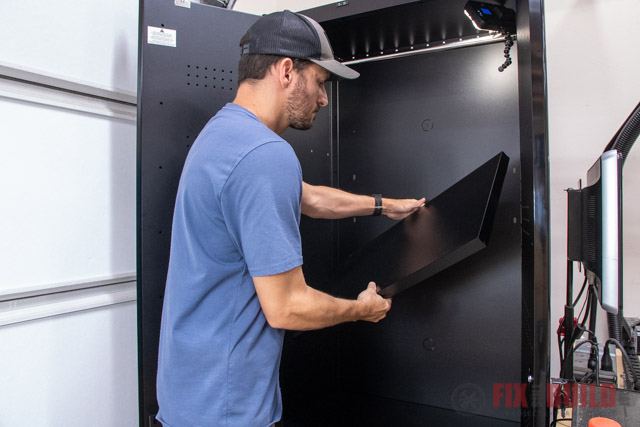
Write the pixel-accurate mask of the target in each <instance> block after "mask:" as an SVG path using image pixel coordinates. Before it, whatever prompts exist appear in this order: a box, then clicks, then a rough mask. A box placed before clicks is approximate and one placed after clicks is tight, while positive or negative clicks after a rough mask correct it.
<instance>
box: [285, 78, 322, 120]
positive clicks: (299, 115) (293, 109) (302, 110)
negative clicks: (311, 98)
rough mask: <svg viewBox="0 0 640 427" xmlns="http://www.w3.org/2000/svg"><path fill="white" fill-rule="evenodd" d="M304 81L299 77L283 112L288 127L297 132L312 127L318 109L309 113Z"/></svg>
mask: <svg viewBox="0 0 640 427" xmlns="http://www.w3.org/2000/svg"><path fill="white" fill-rule="evenodd" d="M306 83H307V81H306V79H305V78H304V75H301V76H300V79H298V82H297V83H296V87H295V89H294V90H293V92H292V93H291V96H290V97H289V98H288V99H287V103H286V105H285V111H286V113H287V118H288V119H289V127H291V128H293V129H298V130H308V129H311V127H312V126H313V120H314V119H315V113H317V112H318V109H319V107H317V106H316V108H315V109H314V110H313V111H309V110H308V108H309V106H308V103H307V102H305V101H306V100H307V96H306V95H305V92H304V88H305V87H306Z"/></svg>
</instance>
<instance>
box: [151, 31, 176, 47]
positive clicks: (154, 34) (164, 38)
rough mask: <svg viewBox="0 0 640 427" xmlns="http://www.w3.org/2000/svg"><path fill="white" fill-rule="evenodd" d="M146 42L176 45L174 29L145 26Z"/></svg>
mask: <svg viewBox="0 0 640 427" xmlns="http://www.w3.org/2000/svg"><path fill="white" fill-rule="evenodd" d="M147 42H148V43H149V44H157V45H160V46H169V47H176V30H169V29H167V28H159V27H147Z"/></svg>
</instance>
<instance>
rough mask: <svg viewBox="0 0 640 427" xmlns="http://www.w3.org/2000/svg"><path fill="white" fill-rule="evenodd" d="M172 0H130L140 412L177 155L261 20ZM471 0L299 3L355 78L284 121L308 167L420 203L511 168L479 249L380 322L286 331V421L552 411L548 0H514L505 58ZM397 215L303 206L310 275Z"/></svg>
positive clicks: (472, 419) (515, 418)
mask: <svg viewBox="0 0 640 427" xmlns="http://www.w3.org/2000/svg"><path fill="white" fill-rule="evenodd" d="M177 3H179V2H176V3H174V2H173V1H170V0H166V1H165V0H163V1H158V0H141V3H140V5H141V13H140V75H139V97H138V102H139V114H138V117H139V124H138V307H139V310H138V316H139V317H138V318H139V343H140V345H139V364H140V422H141V425H150V424H152V423H153V415H154V414H155V412H156V411H157V403H156V400H155V373H156V369H157V346H158V336H159V326H160V313H161V308H162V296H163V290H164V282H165V278H166V269H167V264H168V254H169V236H170V233H171V218H172V214H173V204H174V200H175V192H176V189H177V184H178V179H179V176H180V172H181V170H182V165H183V162H184V159H185V157H186V154H187V152H188V150H189V147H190V145H191V143H192V142H193V140H194V139H195V138H196V136H197V134H198V132H199V131H200V129H201V128H202V127H203V126H204V124H205V123H206V122H207V120H208V119H209V118H210V117H211V116H213V114H215V112H216V111H217V110H218V109H219V108H220V107H222V105H224V104H225V103H226V102H229V101H231V100H232V99H233V96H234V95H235V89H236V82H235V73H236V68H237V61H238V59H239V48H238V41H239V39H240V37H241V36H242V34H244V32H245V31H246V29H247V28H248V27H249V26H250V25H251V24H252V23H253V22H254V21H255V20H256V19H257V18H258V17H256V16H252V15H248V14H243V13H238V12H233V11H228V10H225V9H221V8H216V7H211V6H205V5H200V4H195V3H194V4H191V5H190V6H191V7H190V8H186V7H181V6H177V5H176V4H177ZM182 3H184V2H182ZM182 3H181V4H182ZM464 4H465V1H463V0H442V1H439V0H432V1H411V2H407V1H395V2H394V1H366V0H351V1H350V2H348V4H347V5H346V6H342V7H338V6H337V5H329V6H323V7H321V8H317V9H312V10H309V11H307V14H308V15H309V16H311V17H314V18H316V19H317V20H318V21H320V22H321V23H322V24H323V26H324V28H325V29H326V30H327V34H328V35H329V38H330V39H331V42H332V45H333V48H334V52H335V54H336V56H338V57H340V58H341V59H343V60H347V61H355V62H353V65H351V66H352V67H353V68H356V69H357V70H358V71H360V72H361V77H360V78H359V79H357V80H354V81H341V82H337V83H335V82H334V83H331V84H328V85H327V91H328V94H329V106H328V107H327V108H324V109H322V110H321V111H320V113H319V115H318V117H317V119H316V122H315V125H314V128H313V129H312V130H310V131H306V132H301V131H294V130H289V131H287V132H286V133H285V135H284V137H285V139H287V140H288V141H289V142H290V143H291V145H292V146H293V147H294V149H295V151H296V153H297V155H298V157H299V159H300V162H301V164H302V168H303V175H304V179H305V181H307V182H309V183H311V184H321V185H328V186H335V187H340V188H342V189H345V190H348V191H353V192H357V193H364V194H367V193H372V192H376V193H383V195H385V196H388V197H398V198H404V197H420V196H423V195H424V196H426V197H427V198H433V197H434V196H436V195H437V194H439V193H440V192H442V191H443V190H444V189H446V188H447V187H449V186H451V185H452V184H454V183H455V182H456V181H458V180H459V179H460V178H462V177H463V176H465V175H466V174H468V173H469V172H471V171H472V170H474V169H475V168H476V167H478V166H479V165H481V164H482V163H484V162H485V161H487V160H489V159H490V158H491V157H493V156H494V155H496V154H497V153H498V152H500V151H504V152H505V153H506V154H507V155H508V156H509V158H510V163H509V169H508V172H507V176H506V179H505V181H504V186H503V190H502V194H501V196H500V201H499V205H498V208H497V212H496V219H495V223H494V227H493V232H492V236H491V240H490V244H489V246H488V247H487V248H486V249H485V250H483V251H482V252H480V253H478V254H475V255H473V256H471V257H470V258H468V259H466V260H464V261H462V262H461V263H459V264H457V265H455V266H454V267H452V268H450V269H448V270H445V271H443V272H441V273H439V274H437V275H436V276H434V277H432V278H430V279H428V282H429V283H428V284H426V283H425V284H424V286H423V285H422V284H421V285H417V286H415V287H413V288H411V289H410V290H408V291H406V292H404V293H402V294H400V295H398V296H397V297H396V298H395V299H394V302H393V309H392V311H391V312H390V314H389V316H388V318H387V319H385V320H384V321H383V322H380V323H379V324H375V325H374V324H365V323H355V324H349V325H340V326H337V327H334V328H328V329H325V330H322V331H313V332H306V333H288V334H287V337H286V339H285V347H284V353H283V358H282V365H281V385H282V392H283V398H284V404H285V409H284V425H285V426H289V425H293V426H296V425H303V426H309V425H380V426H384V425H391V424H393V425H407V426H412V425H415V426H418V425H420V426H422V425H471V424H473V425H487V426H489V425H491V426H497V425H513V424H519V423H522V424H523V425H535V426H542V425H547V424H548V421H547V418H548V411H547V410H546V407H545V406H546V399H545V390H546V384H547V382H548V376H549V373H548V370H549V367H548V364H549V348H548V330H549V290H548V289H549V284H548V281H549V273H548V223H549V221H548V189H547V186H548V179H547V175H548V170H547V169H548V164H547V138H546V110H545V109H546V92H545V86H544V73H545V70H544V65H543V64H544V62H543V55H544V46H543V44H542V40H543V33H542V9H541V8H542V2H541V0H538V1H520V0H519V1H518V2H517V5H516V4H510V3H509V2H508V3H507V6H510V7H516V6H517V11H518V15H517V16H518V42H517V50H516V49H514V52H513V55H514V58H517V59H516V61H514V62H515V63H514V65H512V66H511V67H510V68H508V69H507V70H506V71H504V72H503V73H499V72H498V71H497V67H498V65H500V64H501V63H502V61H503V52H502V51H503V49H504V46H503V44H501V43H499V40H498V41H497V42H496V41H492V40H488V41H486V40H482V39H483V36H482V35H481V34H480V33H479V32H478V31H476V30H475V29H474V28H473V27H472V26H471V23H470V22H469V21H468V20H467V19H466V17H465V16H464V14H463V8H464ZM149 27H154V28H158V29H167V30H175V31H176V33H173V37H175V39H174V40H175V47H174V46H171V45H169V46H166V45H164V46H163V45H156V44H150V43H149V39H148V32H149ZM478 36H481V37H478ZM474 39H480V40H474ZM170 44H171V39H170ZM463 46H467V47H463ZM443 47H446V48H445V49H443ZM417 51H420V54H415V53H416V52H417ZM392 225H393V221H391V220H388V219H385V218H373V217H371V218H369V217H362V218H358V219H357V220H354V219H345V220H341V221H324V220H312V219H308V218H303V221H302V225H301V228H302V236H303V252H304V259H305V264H304V271H305V276H306V277H307V280H308V282H309V283H310V284H311V285H312V286H315V287H318V288H320V289H323V290H327V291H330V292H336V291H337V290H336V289H335V283H337V278H338V276H339V272H340V268H341V266H342V265H343V263H344V262H345V260H346V259H347V257H348V256H349V254H351V253H352V252H354V251H355V250H357V249H358V248H360V247H361V246H362V245H364V244H365V243H366V242H368V241H369V240H371V239H373V238H375V237H376V236H377V235H379V234H381V233H382V232H384V231H385V230H386V229H388V228H389V227H391V226H392ZM362 280H363V283H362V287H363V288H364V286H365V285H366V282H367V278H364V277H363V279H362ZM507 391H509V393H507ZM522 392H524V393H525V394H524V395H523V396H520V393H522ZM518 399H519V401H518ZM520 402H525V404H524V405H520ZM514 404H516V406H517V407H516V408H514V407H513V406H514Z"/></svg>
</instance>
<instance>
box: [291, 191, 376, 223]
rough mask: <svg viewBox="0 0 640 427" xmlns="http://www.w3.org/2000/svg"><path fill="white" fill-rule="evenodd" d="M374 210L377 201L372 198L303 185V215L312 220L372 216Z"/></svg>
mask: <svg viewBox="0 0 640 427" xmlns="http://www.w3.org/2000/svg"><path fill="white" fill-rule="evenodd" d="M374 209H375V199H374V198H373V197H372V196H364V195H359V194H352V193H348V192H346V191H342V190H339V189H337V188H332V187H325V186H321V185H309V184H307V183H303V187H302V213H303V214H305V215H307V216H310V217H312V218H323V219H342V218H349V217H352V216H366V215H371V214H372V213H373V211H374Z"/></svg>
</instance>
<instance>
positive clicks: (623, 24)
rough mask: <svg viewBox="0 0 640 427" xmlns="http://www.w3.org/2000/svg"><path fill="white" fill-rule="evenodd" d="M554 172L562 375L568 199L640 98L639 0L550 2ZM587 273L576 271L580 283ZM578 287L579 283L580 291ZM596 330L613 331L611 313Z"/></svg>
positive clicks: (632, 179) (636, 269)
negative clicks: (608, 322)
mask: <svg viewBox="0 0 640 427" xmlns="http://www.w3.org/2000/svg"><path fill="white" fill-rule="evenodd" d="M545 15H546V19H545V22H546V41H547V72H548V90H549V92H548V102H549V103H548V105H549V148H550V150H549V151H550V159H549V161H550V171H551V183H550V189H551V290H552V292H551V344H552V347H551V361H552V363H551V366H552V368H551V375H552V376H558V375H559V360H558V351H557V343H556V335H555V329H556V327H557V321H558V319H559V318H560V317H562V316H563V306H564V302H565V289H566V288H565V283H566V259H567V257H566V254H567V249H566V248H567V246H566V238H567V236H566V224H567V222H566V221H567V219H566V215H567V206H566V204H567V199H566V193H565V192H564V190H565V189H566V188H569V187H573V188H577V187H578V179H579V178H582V179H583V181H585V180H586V175H585V174H586V171H587V169H588V168H589V167H590V166H591V165H592V164H593V162H595V160H596V158H597V157H598V156H599V155H600V154H601V153H602V151H603V149H604V147H605V145H606V144H607V143H608V142H609V140H610V139H611V137H612V136H613V135H614V134H615V132H616V131H617V130H618V128H619V127H620V125H621V124H622V122H623V121H624V120H625V119H626V118H627V116H628V115H629V114H630V112H631V110H632V109H633V108H634V107H635V106H636V105H637V104H638V102H640V83H639V81H638V76H640V55H638V54H637V53H636V51H637V42H638V40H640V3H639V2H638V1H636V0H590V1H583V0H565V1H548V2H546V3H545ZM623 185H624V189H625V194H624V281H625V315H626V316H636V317H637V316H639V315H640V262H639V261H640V245H639V244H638V241H639V240H640V220H639V218H640V198H638V191H637V189H638V188H639V186H640V143H636V146H635V148H634V149H633V150H632V151H631V153H630V155H629V157H628V158H627V162H626V164H625V169H624V183H623ZM582 274H583V273H578V272H577V270H576V272H575V279H576V282H575V283H576V284H575V287H576V289H577V288H579V286H580V285H581V283H582V280H581V279H582V277H583V276H582ZM576 293H577V290H576ZM598 316H599V318H600V320H601V322H600V323H599V326H598V331H597V335H598V337H599V339H600V341H603V340H604V339H606V338H607V337H608V332H607V330H606V322H604V320H605V314H604V312H603V311H602V310H600V311H599V312H598Z"/></svg>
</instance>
